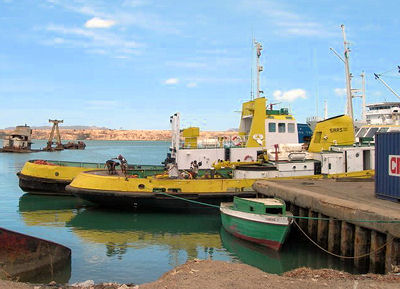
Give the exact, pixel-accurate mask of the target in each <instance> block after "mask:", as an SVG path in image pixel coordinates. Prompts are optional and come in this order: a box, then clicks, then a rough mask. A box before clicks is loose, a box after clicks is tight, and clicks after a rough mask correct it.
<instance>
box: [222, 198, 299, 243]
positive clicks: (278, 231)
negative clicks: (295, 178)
mask: <svg viewBox="0 0 400 289" xmlns="http://www.w3.org/2000/svg"><path fill="white" fill-rule="evenodd" d="M220 212H221V220H222V225H223V227H224V228H225V230H226V231H228V232H229V233H231V234H232V235H234V236H236V237H238V238H241V239H244V240H247V241H250V242H254V243H257V244H260V245H263V246H267V247H269V248H272V249H274V250H277V251H278V250H280V248H281V247H282V245H283V243H284V242H285V240H286V237H287V235H288V233H289V231H290V225H291V224H292V221H293V220H292V218H291V216H293V215H292V214H291V213H290V212H286V205H285V202H284V201H282V200H280V199H276V198H265V199H263V198H257V199H255V198H239V197H235V198H234V200H233V203H221V206H220Z"/></svg>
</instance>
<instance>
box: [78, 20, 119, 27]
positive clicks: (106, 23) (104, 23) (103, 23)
mask: <svg viewBox="0 0 400 289" xmlns="http://www.w3.org/2000/svg"><path fill="white" fill-rule="evenodd" d="M114 25H115V21H114V20H106V19H101V18H99V17H93V18H92V19H89V20H88V21H86V23H85V27H86V28H110V27H112V26H114Z"/></svg>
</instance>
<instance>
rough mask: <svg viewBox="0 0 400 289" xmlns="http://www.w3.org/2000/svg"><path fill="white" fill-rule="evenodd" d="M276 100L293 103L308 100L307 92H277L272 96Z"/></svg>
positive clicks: (300, 90)
mask: <svg viewBox="0 0 400 289" xmlns="http://www.w3.org/2000/svg"><path fill="white" fill-rule="evenodd" d="M272 95H273V96H274V99H275V100H278V101H287V102H293V101H295V100H296V99H298V98H302V99H306V98H307V95H306V91H305V90H304V89H300V88H297V89H291V90H288V91H284V92H283V91H281V90H275V91H274V92H273V94H272Z"/></svg>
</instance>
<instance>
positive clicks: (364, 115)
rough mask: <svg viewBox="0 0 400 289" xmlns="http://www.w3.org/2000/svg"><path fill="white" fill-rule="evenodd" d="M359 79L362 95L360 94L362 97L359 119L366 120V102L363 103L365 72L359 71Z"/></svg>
mask: <svg viewBox="0 0 400 289" xmlns="http://www.w3.org/2000/svg"><path fill="white" fill-rule="evenodd" d="M360 76H361V81H362V87H361V91H362V95H361V99H362V110H361V120H362V121H363V122H366V121H367V104H366V103H365V72H364V71H363V72H361V75H360Z"/></svg>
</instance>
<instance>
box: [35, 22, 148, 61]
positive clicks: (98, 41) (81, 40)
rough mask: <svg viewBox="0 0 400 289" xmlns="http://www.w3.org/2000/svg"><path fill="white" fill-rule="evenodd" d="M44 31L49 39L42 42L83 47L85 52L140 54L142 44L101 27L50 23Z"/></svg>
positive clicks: (124, 55) (121, 54) (112, 54)
mask: <svg viewBox="0 0 400 289" xmlns="http://www.w3.org/2000/svg"><path fill="white" fill-rule="evenodd" d="M45 31H46V32H47V33H48V34H49V35H50V40H44V41H42V43H43V44H45V45H50V46H54V45H57V46H60V45H63V46H66V47H72V48H83V49H84V50H85V51H86V52H87V53H94V54H103V55H110V56H116V55H117V56H123V57H129V56H132V55H138V54H140V51H139V49H140V48H141V47H143V46H144V45H143V44H141V43H138V42H136V41H134V40H132V39H129V36H124V35H117V34H115V33H112V32H109V31H105V30H102V29H101V30H90V29H85V28H76V27H64V26H61V25H52V24H51V25H48V26H47V27H46V28H45Z"/></svg>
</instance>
